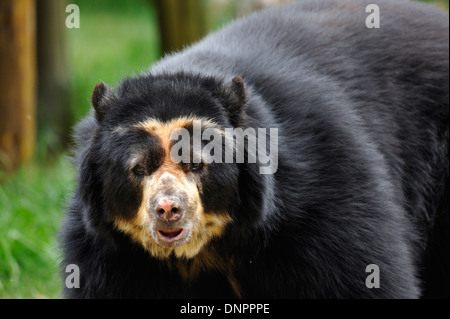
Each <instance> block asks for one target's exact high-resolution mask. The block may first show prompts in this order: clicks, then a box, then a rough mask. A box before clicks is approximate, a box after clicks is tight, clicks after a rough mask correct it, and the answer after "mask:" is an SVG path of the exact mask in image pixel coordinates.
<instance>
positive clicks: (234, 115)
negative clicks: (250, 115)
mask: <svg viewBox="0 0 450 319" xmlns="http://www.w3.org/2000/svg"><path fill="white" fill-rule="evenodd" d="M224 91H225V92H224V93H225V96H226V98H225V103H224V104H225V108H226V109H227V110H228V113H229V116H230V120H231V123H232V124H233V125H235V126H238V124H239V121H240V118H241V117H242V114H243V113H244V106H245V104H246V103H247V93H246V92H245V85H244V80H243V79H242V78H241V77H240V76H238V75H236V76H235V77H233V79H232V80H231V82H230V83H228V84H226V85H225V90H224Z"/></svg>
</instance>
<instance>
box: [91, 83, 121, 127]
mask: <svg viewBox="0 0 450 319" xmlns="http://www.w3.org/2000/svg"><path fill="white" fill-rule="evenodd" d="M115 98H116V95H115V93H114V92H113V91H112V90H111V89H110V88H109V86H107V85H106V84H105V83H103V82H101V83H98V84H97V85H96V86H95V88H94V92H92V97H91V103H92V106H93V107H94V110H95V118H96V119H97V121H98V122H99V123H100V122H101V121H102V120H103V118H104V117H105V115H106V113H108V111H109V109H110V108H111V106H112V104H113V103H114V100H115Z"/></svg>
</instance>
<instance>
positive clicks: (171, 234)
mask: <svg viewBox="0 0 450 319" xmlns="http://www.w3.org/2000/svg"><path fill="white" fill-rule="evenodd" d="M182 232H183V229H182V228H180V229H174V230H159V231H158V233H159V234H160V235H161V236H162V237H164V239H166V240H173V239H176V238H177V237H178V236H179V235H180V234H181V233H182Z"/></svg>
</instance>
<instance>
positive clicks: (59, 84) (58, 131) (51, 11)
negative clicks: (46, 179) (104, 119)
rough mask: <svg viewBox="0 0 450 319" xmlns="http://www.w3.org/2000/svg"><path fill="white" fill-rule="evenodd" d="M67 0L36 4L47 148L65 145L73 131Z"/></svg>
mask: <svg viewBox="0 0 450 319" xmlns="http://www.w3.org/2000/svg"><path fill="white" fill-rule="evenodd" d="M66 5H67V1H65V0H39V6H38V7H37V32H38V33H37V39H38V41H37V54H38V55H37V57H38V64H37V66H38V113H37V114H38V134H39V135H40V138H42V139H43V140H44V143H45V147H46V148H47V151H48V150H52V151H58V150H60V149H61V148H62V147H63V146H65V145H66V143H67V139H68V134H69V131H70V108H69V79H68V72H67V59H66V42H65V32H66V27H65V18H66V13H65V8H66Z"/></svg>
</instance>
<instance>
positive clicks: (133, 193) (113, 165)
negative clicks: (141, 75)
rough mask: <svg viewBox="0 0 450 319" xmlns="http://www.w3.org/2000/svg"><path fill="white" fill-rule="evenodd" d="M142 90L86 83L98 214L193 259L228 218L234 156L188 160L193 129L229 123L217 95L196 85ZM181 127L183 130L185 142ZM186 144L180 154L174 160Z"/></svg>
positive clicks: (155, 251)
mask: <svg viewBox="0 0 450 319" xmlns="http://www.w3.org/2000/svg"><path fill="white" fill-rule="evenodd" d="M153 85H154V84H153ZM152 89H153V87H148V91H152ZM170 89H171V88H170V83H169V84H168V85H166V86H165V87H163V86H162V84H159V86H158V90H159V91H160V92H161V91H162V92H164V93H167V94H170ZM148 91H146V93H145V94H142V93H140V92H135V93H134V94H133V95H132V98H131V99H130V96H127V94H124V92H122V93H121V92H120V91H119V92H118V93H113V92H112V91H111V90H110V89H109V88H108V87H107V86H106V85H104V84H100V85H97V87H96V88H95V90H94V93H93V96H92V103H93V105H94V108H95V110H96V117H97V120H98V123H99V130H98V131H97V134H98V138H97V143H95V144H94V145H93V146H92V152H94V153H95V156H93V157H94V158H95V161H96V163H97V167H98V174H97V176H98V177H99V178H100V179H101V181H100V185H101V188H102V194H101V196H102V202H103V210H104V214H105V218H106V219H108V220H109V221H111V223H112V224H113V225H114V227H115V229H116V230H118V231H120V232H123V233H125V234H126V235H128V236H130V238H131V239H132V240H133V241H134V242H136V243H139V244H140V245H142V247H144V249H146V250H147V251H148V252H149V253H150V254H151V255H152V256H154V257H156V258H161V259H163V258H168V257H169V256H170V255H172V254H173V255H175V256H176V257H178V258H188V259H189V258H193V257H194V256H196V255H197V254H198V253H199V252H200V251H201V250H202V249H203V248H204V247H205V246H206V245H208V243H210V242H211V241H212V240H213V239H214V238H217V237H220V236H222V235H223V234H224V232H225V231H226V228H227V226H228V225H229V224H230V223H232V222H233V217H232V210H233V207H234V204H235V203H236V202H237V201H238V199H237V196H238V195H237V183H238V174H239V169H238V166H237V165H236V164H235V163H223V162H219V163H216V162H210V161H209V162H205V161H204V160H203V159H201V160H200V161H199V160H194V158H195V155H196V152H198V151H199V150H198V149H195V148H194V143H195V142H194V139H195V134H194V131H195V130H196V129H197V130H198V131H199V132H200V133H201V132H204V131H205V130H206V129H209V130H214V131H215V132H217V134H218V135H217V136H222V135H223V134H222V133H223V129H224V127H226V126H231V124H230V122H229V117H228V116H227V115H228V114H227V112H224V110H225V108H224V106H223V105H222V102H221V101H219V100H217V99H215V98H214V97H212V96H208V94H204V92H203V94H198V92H197V93H196V90H195V89H191V90H185V89H183V93H182V94H177V92H171V94H170V95H168V96H167V97H165V96H164V95H163V96H161V95H158V96H155V95H156V94H158V93H155V91H154V90H153V92H154V95H153V96H152V97H150V98H149V97H148V96H147V92H148ZM166 91H167V92H166ZM126 93H128V94H129V90H128V91H126ZM164 93H163V94H164ZM159 94H161V93H159ZM193 101H195V105H193V104H194V103H193ZM168 105H170V106H169V107H168ZM170 108H173V110H171V109H170ZM205 109H206V110H208V112H209V114H207V113H205V111H204V110H205ZM181 130H184V132H185V133H187V134H188V135H189V138H188V139H187V145H186V139H185V140H183V141H181V140H180V138H181V137H182V136H181V135H180V134H177V133H179V132H180V131H181ZM181 142H183V143H184V144H182V145H183V148H177V151H175V153H176V154H175V153H174V146H175V145H179V143H181ZM200 143H202V146H203V145H204V144H205V141H204V140H203V141H202V140H200ZM223 147H225V146H224V145H223ZM186 151H187V154H188V156H187V157H186V156H185V157H184V158H183V160H181V161H179V160H176V159H174V154H175V155H183V156H184V155H186V154H181V153H183V152H186ZM197 155H198V154H197Z"/></svg>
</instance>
